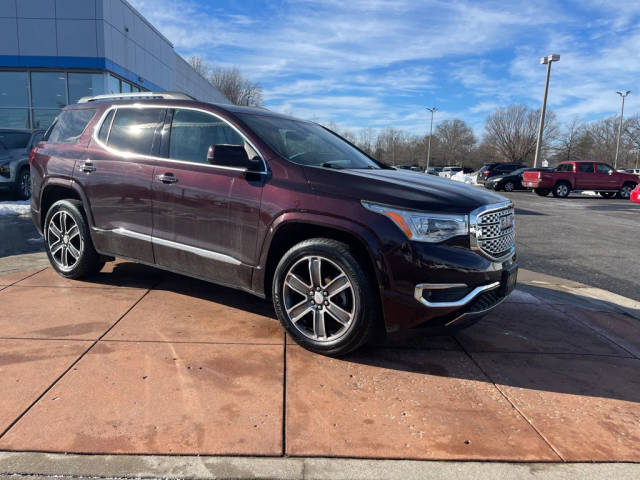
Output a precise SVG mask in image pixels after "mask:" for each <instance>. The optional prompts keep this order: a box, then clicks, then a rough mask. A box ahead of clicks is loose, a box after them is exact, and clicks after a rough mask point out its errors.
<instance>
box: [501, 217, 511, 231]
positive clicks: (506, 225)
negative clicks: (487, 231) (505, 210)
mask: <svg viewBox="0 0 640 480" xmlns="http://www.w3.org/2000/svg"><path fill="white" fill-rule="evenodd" d="M511 227H513V215H505V216H504V217H500V230H502V231H504V230H508V229H510V228H511Z"/></svg>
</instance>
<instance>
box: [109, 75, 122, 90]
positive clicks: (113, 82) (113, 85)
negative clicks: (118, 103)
mask: <svg viewBox="0 0 640 480" xmlns="http://www.w3.org/2000/svg"><path fill="white" fill-rule="evenodd" d="M107 90H108V92H107V93H121V92H120V79H119V78H118V77H114V76H113V75H109V86H108V88H107Z"/></svg>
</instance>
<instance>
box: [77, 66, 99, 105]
mask: <svg viewBox="0 0 640 480" xmlns="http://www.w3.org/2000/svg"><path fill="white" fill-rule="evenodd" d="M103 93H104V75H102V74H100V73H69V103H70V104H71V103H76V102H77V101H78V100H80V99H81V98H82V97H90V96H93V95H101V94H103Z"/></svg>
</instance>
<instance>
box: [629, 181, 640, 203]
mask: <svg viewBox="0 0 640 480" xmlns="http://www.w3.org/2000/svg"><path fill="white" fill-rule="evenodd" d="M629 198H630V200H631V201H632V202H636V203H640V184H638V186H637V187H636V188H635V190H633V191H632V192H631V195H630V196H629Z"/></svg>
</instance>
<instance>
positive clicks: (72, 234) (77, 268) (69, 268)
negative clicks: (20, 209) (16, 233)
mask: <svg viewBox="0 0 640 480" xmlns="http://www.w3.org/2000/svg"><path fill="white" fill-rule="evenodd" d="M52 222H53V226H52ZM53 227H55V228H57V231H58V232H59V233H60V234H61V235H60V236H57V235H56V233H53V232H54V231H55V230H54V229H53ZM75 227H77V232H76V230H74V228H75ZM43 231H44V243H45V250H46V252H47V256H48V257H49V262H50V263H51V266H52V267H53V268H54V269H55V270H56V272H58V273H59V274H60V275H61V276H63V277H66V278H72V279H77V278H82V277H85V276H87V275H91V274H94V273H97V272H99V271H100V270H101V269H102V267H104V263H105V262H104V261H103V260H102V258H101V257H100V255H99V254H98V252H96V250H95V248H94V247H93V242H92V241H91V235H89V227H88V225H87V220H86V218H85V216H84V212H83V209H82V203H81V202H79V201H78V200H59V201H57V202H56V203H54V204H53V205H52V206H51V208H49V210H48V211H47V215H46V217H45V221H44V228H43ZM56 237H57V238H56ZM56 249H57V250H56ZM65 249H66V253H65ZM73 249H75V250H73ZM52 250H53V251H52ZM73 252H75V253H73ZM75 254H77V259H76V258H74V255H75ZM64 255H66V257H63V256H64ZM63 258H66V259H67V262H66V264H67V265H66V266H65V261H64V260H63Z"/></svg>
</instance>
